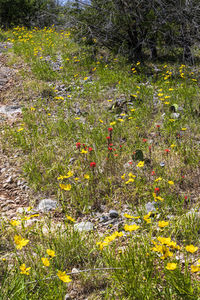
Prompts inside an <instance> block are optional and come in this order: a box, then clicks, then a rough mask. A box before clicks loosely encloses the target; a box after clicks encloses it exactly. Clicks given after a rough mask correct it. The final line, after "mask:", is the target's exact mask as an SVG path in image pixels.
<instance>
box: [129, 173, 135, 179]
mask: <svg viewBox="0 0 200 300" xmlns="http://www.w3.org/2000/svg"><path fill="white" fill-rule="evenodd" d="M128 177H133V178H134V177H136V176H135V175H134V174H133V173H132V172H130V173H128Z"/></svg>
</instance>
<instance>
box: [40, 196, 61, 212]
mask: <svg viewBox="0 0 200 300" xmlns="http://www.w3.org/2000/svg"><path fill="white" fill-rule="evenodd" d="M56 208H58V202H57V201H55V200H52V199H43V200H41V201H40V203H39V204H38V207H37V210H39V211H42V212H48V211H50V210H53V209H56Z"/></svg>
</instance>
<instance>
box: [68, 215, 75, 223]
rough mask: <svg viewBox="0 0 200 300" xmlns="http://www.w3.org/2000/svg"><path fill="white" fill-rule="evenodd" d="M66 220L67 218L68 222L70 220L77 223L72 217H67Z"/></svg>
mask: <svg viewBox="0 0 200 300" xmlns="http://www.w3.org/2000/svg"><path fill="white" fill-rule="evenodd" d="M66 218H67V220H69V221H71V222H75V220H74V219H73V218H72V217H70V216H66Z"/></svg>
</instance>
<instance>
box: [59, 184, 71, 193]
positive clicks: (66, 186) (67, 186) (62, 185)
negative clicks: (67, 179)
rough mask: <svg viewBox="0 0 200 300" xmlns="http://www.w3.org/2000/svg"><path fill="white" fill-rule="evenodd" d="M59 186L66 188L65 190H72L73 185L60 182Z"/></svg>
mask: <svg viewBox="0 0 200 300" xmlns="http://www.w3.org/2000/svg"><path fill="white" fill-rule="evenodd" d="M59 187H60V188H61V189H62V190H65V191H70V190H71V188H72V186H71V184H63V183H60V184H59Z"/></svg>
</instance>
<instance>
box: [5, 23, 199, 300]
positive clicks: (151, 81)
mask: <svg viewBox="0 0 200 300" xmlns="http://www.w3.org/2000/svg"><path fill="white" fill-rule="evenodd" d="M1 35H2V39H4V40H7V41H9V42H10V43H12V44H13V47H12V49H11V50H10V52H8V54H7V64H8V65H9V66H11V67H12V66H15V67H16V66H18V65H19V66H22V62H23V66H24V67H20V68H19V76H20V77H21V78H22V79H23V82H24V84H23V91H21V92H20V93H21V97H22V98H23V97H24V99H22V100H21V101H22V103H23V106H24V108H23V113H22V118H21V119H18V121H16V122H14V123H13V124H12V125H11V126H6V125H5V126H3V127H2V137H1V144H2V148H3V151H4V152H5V153H7V155H9V153H10V152H13V151H20V157H19V160H20V163H21V164H22V166H23V172H24V173H23V175H22V176H23V177H25V178H26V179H27V180H28V182H29V186H30V187H31V188H32V191H33V193H34V192H35V193H37V192H38V193H39V192H40V193H42V195H43V196H47V197H50V198H53V199H56V200H57V201H58V202H59V207H58V208H57V209H56V210H55V211H54V212H49V213H40V212H36V211H35V207H36V204H37V203H34V202H33V203H30V207H29V208H28V209H27V210H26V211H24V212H23V213H21V214H20V213H18V214H16V217H15V218H13V219H6V218H2V219H1V226H0V236H1V246H0V287H1V288H0V298H1V299H20V300H22V299H63V298H64V296H65V294H70V295H71V296H70V297H71V298H72V299H85V298H87V299H152V300H153V299H199V297H200V284H199V275H200V255H199V253H200V250H199V239H200V214H199V178H200V177H199V171H200V169H199V158H200V153H199V142H200V124H199V116H200V107H199V97H200V93H199V92H200V86H199V82H198V80H199V69H198V68H197V67H196V66H187V65H185V64H180V65H178V64H177V63H166V62H165V63H159V62H157V63H156V64H155V63H153V62H151V61H149V62H146V63H145V64H143V63H142V62H141V61H139V60H136V61H135V63H130V62H128V61H127V59H126V58H124V57H121V56H120V55H117V56H116V55H113V54H112V53H110V52H108V50H107V49H106V48H98V49H97V47H96V46H94V47H95V51H94V49H93V48H92V47H91V46H88V45H85V44H84V45H82V46H80V45H78V44H77V43H76V42H75V41H74V36H73V30H72V32H70V31H65V30H62V31H56V30H55V28H54V27H51V28H44V29H38V28H33V29H32V30H27V29H26V28H24V27H15V28H14V29H12V30H9V31H6V32H3V31H2V32H1ZM84 39H86V37H83V40H84ZM13 92H15V90H13ZM4 101H5V102H6V101H8V99H4ZM109 208H114V209H116V210H118V211H119V214H120V215H121V217H120V222H119V223H117V228H116V226H112V224H111V225H110V226H107V227H103V226H102V225H101V224H100V223H99V222H98V221H97V220H96V223H95V226H94V229H93V230H92V231H89V232H84V231H82V232H79V231H77V230H75V225H76V224H78V223H79V221H80V220H82V218H86V219H87V220H91V219H92V218H95V216H96V214H103V213H105V212H106V211H107V210H109ZM32 219H35V220H36V221H35V222H31V220H32ZM28 221H29V222H28ZM72 270H73V271H72Z"/></svg>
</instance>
